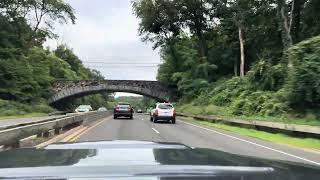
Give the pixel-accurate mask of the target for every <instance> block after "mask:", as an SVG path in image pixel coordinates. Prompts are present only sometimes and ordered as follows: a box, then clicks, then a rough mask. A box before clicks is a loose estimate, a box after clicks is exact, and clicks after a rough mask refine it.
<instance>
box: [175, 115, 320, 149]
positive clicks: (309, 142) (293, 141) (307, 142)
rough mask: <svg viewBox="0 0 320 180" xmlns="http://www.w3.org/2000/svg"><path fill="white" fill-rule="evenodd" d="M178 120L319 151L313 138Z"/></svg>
mask: <svg viewBox="0 0 320 180" xmlns="http://www.w3.org/2000/svg"><path fill="white" fill-rule="evenodd" d="M179 119H181V120H185V121H190V122H193V123H196V124H199V125H204V126H207V127H212V128H218V129H223V130H227V131H231V132H235V133H238V134H241V135H244V136H250V137H254V138H258V139H262V140H266V141H271V142H276V143H281V144H287V145H290V146H295V147H300V148H306V149H314V150H320V140H319V139H315V138H298V137H291V136H288V135H285V134H280V133H277V134H274V133H269V132H264V131H259V130H256V129H248V128H242V127H236V126H231V125H226V124H221V123H211V122H206V121H199V120H195V119H194V118H191V117H181V116H179Z"/></svg>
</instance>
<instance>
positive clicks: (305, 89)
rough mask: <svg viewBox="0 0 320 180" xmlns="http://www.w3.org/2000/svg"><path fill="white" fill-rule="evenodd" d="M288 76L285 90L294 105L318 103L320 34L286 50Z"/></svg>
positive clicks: (319, 92)
mask: <svg viewBox="0 0 320 180" xmlns="http://www.w3.org/2000/svg"><path fill="white" fill-rule="evenodd" d="M288 61H289V76H288V84H287V86H286V90H287V91H288V92H289V94H288V98H289V100H290V103H291V104H292V105H294V106H306V105H308V106H309V107H314V106H317V105H319V104H320V36H316V37H314V38H311V39H309V40H305V41H302V42H300V43H298V44H296V45H295V46H293V47H291V48H290V49H289V50H288Z"/></svg>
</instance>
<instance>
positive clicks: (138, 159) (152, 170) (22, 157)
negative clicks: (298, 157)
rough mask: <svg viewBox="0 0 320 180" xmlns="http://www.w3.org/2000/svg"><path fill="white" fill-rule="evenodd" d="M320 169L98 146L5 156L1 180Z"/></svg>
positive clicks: (306, 179) (267, 174)
mask: <svg viewBox="0 0 320 180" xmlns="http://www.w3.org/2000/svg"><path fill="white" fill-rule="evenodd" d="M319 177H320V170H319V167H316V166H311V165H306V164H300V163H292V162H286V161H272V160H270V159H268V160H266V159H261V158H253V157H247V156H240V155H236V154H231V153H227V152H222V151H218V150H210V149H204V148H189V147H187V146H185V145H183V144H175V143H171V144H168V143H167V144H166V143H156V142H146V141H123V140H122V141H97V142H78V143H63V144H52V145H49V146H47V147H45V148H44V149H37V148H28V149H23V148H21V149H14V150H8V151H2V152H0V179H120V178H121V179H173V180H176V179H179V180H180V179H196V180H197V179H198V180H202V179H203V180H204V179H219V180H240V179H241V180H255V179H257V180H269V179H279V180H290V179H295V180H318V179H319Z"/></svg>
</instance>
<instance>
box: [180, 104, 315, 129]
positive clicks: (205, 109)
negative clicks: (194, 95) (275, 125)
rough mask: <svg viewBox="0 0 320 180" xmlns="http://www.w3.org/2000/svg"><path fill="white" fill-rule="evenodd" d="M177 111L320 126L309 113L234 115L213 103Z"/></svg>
mask: <svg viewBox="0 0 320 180" xmlns="http://www.w3.org/2000/svg"><path fill="white" fill-rule="evenodd" d="M177 111H178V112H186V113H190V114H194V115H216V116H222V117H232V118H238V119H242V120H248V121H253V120H257V121H270V122H282V123H287V124H300V125H310V126H320V120H319V119H317V117H315V116H314V115H313V114H309V115H307V116H305V117H302V118H297V117H292V116H293V115H290V114H288V115H286V116H284V117H271V116H264V117H261V116H235V115H233V114H232V113H231V111H229V110H228V108H226V107H219V106H215V105H212V104H210V105H207V106H203V105H201V106H197V105H193V104H184V105H181V106H177Z"/></svg>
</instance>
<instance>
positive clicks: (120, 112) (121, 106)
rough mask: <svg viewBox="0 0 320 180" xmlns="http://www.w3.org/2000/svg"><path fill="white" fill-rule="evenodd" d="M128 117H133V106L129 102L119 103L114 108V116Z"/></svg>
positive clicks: (115, 117)
mask: <svg viewBox="0 0 320 180" xmlns="http://www.w3.org/2000/svg"><path fill="white" fill-rule="evenodd" d="M118 117H128V118H130V119H132V118H133V108H132V106H131V105H130V104H129V103H118V104H117V105H116V106H115V107H114V110H113V118H114V119H117V118H118Z"/></svg>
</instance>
